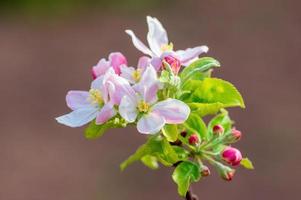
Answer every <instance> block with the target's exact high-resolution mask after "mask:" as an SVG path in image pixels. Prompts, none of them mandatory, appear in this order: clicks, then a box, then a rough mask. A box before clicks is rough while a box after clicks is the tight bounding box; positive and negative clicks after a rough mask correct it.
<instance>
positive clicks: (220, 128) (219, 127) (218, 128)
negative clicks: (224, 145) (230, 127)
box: [212, 124, 224, 135]
mask: <svg viewBox="0 0 301 200" xmlns="http://www.w3.org/2000/svg"><path fill="white" fill-rule="evenodd" d="M212 131H213V133H214V134H215V135H222V134H223V133H224V127H223V126H222V125H220V124H217V125H215V126H213V128H212Z"/></svg>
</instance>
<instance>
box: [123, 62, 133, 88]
mask: <svg viewBox="0 0 301 200" xmlns="http://www.w3.org/2000/svg"><path fill="white" fill-rule="evenodd" d="M134 71H135V68H134V67H127V66H124V65H123V66H121V74H120V76H121V77H123V78H125V79H127V80H128V81H129V82H130V83H132V84H134V83H135V80H134V78H133V73H134Z"/></svg>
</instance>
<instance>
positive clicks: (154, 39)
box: [146, 16, 168, 57]
mask: <svg viewBox="0 0 301 200" xmlns="http://www.w3.org/2000/svg"><path fill="white" fill-rule="evenodd" d="M146 20H147V24H148V34H147V41H148V44H149V46H150V48H151V50H152V51H153V52H154V53H155V54H156V56H159V57H160V55H161V52H162V51H161V46H162V45H166V44H168V37H167V33H166V30H165V29H164V27H163V26H162V24H161V23H160V22H159V20H158V19H156V18H153V17H150V16H147V18H146Z"/></svg>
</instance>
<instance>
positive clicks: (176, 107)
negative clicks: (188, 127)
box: [151, 99, 190, 124]
mask: <svg viewBox="0 0 301 200" xmlns="http://www.w3.org/2000/svg"><path fill="white" fill-rule="evenodd" d="M151 109H152V112H153V113H156V114H157V115H160V116H162V117H164V119H165V121H166V123H168V124H181V123H183V122H185V121H186V119H187V118H188V116H189V114H190V108H189V107H188V106H187V105H186V104H185V103H184V102H182V101H179V100H177V99H166V100H164V101H160V102H158V103H156V104H155V105H154V106H153V107H152V108H151Z"/></svg>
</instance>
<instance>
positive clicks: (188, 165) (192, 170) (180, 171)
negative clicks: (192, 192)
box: [172, 161, 201, 196]
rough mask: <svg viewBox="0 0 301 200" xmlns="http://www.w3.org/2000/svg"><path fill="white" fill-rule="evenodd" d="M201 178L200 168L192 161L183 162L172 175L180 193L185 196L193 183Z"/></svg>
mask: <svg viewBox="0 0 301 200" xmlns="http://www.w3.org/2000/svg"><path fill="white" fill-rule="evenodd" d="M200 178H201V175H200V167H199V165H198V164H196V163H194V162H191V161H184V162H181V163H180V164H179V165H178V166H177V167H176V169H175V170H174V172H173V174H172V179H173V180H174V182H175V183H176V184H177V185H178V193H179V195H181V196H185V195H186V193H187V191H188V189H189V186H190V184H191V183H192V182H197V181H198V180H199V179H200Z"/></svg>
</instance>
